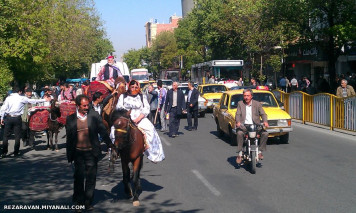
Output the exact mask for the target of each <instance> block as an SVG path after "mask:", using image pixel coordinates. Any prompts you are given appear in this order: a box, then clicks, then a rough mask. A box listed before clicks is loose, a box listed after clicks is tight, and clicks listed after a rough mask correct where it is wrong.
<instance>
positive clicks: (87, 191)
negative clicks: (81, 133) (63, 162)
mask: <svg viewBox="0 0 356 213" xmlns="http://www.w3.org/2000/svg"><path fill="white" fill-rule="evenodd" d="M97 167H98V159H97V158H96V157H95V156H94V155H93V154H92V152H91V151H78V150H76V152H75V156H74V168H75V170H74V194H73V202H74V203H76V204H77V205H86V206H90V205H92V203H93V198H94V190H95V184H96V173H97ZM84 179H85V185H84Z"/></svg>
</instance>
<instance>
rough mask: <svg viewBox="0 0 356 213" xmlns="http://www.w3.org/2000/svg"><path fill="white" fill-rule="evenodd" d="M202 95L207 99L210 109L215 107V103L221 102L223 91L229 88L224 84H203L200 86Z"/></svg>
mask: <svg viewBox="0 0 356 213" xmlns="http://www.w3.org/2000/svg"><path fill="white" fill-rule="evenodd" d="M198 91H199V92H200V95H201V96H202V97H203V98H205V99H206V102H207V104H206V106H207V108H208V109H213V107H214V105H215V104H217V103H219V101H220V98H221V95H222V94H223V92H225V91H228V88H227V87H226V86H225V85H223V84H203V85H199V86H198Z"/></svg>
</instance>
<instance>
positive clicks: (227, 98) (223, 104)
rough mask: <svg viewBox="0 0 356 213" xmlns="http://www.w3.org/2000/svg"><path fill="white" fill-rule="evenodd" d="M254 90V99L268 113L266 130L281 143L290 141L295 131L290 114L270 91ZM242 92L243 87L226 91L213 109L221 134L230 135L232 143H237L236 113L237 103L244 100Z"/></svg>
mask: <svg viewBox="0 0 356 213" xmlns="http://www.w3.org/2000/svg"><path fill="white" fill-rule="evenodd" d="M252 92H253V99H254V100H257V101H259V102H260V103H261V104H262V107H263V109H264V111H265V112H266V114H267V120H268V125H269V127H268V128H267V129H266V131H267V132H268V133H269V135H268V137H279V138H280V142H281V143H288V140H289V132H291V131H293V128H292V127H291V117H290V115H289V114H288V113H287V112H285V111H284V110H282V109H281V108H280V105H279V104H278V102H277V100H276V98H275V97H274V95H273V93H271V92H270V91H266V90H256V89H253V90H252ZM242 93H243V90H242V89H240V90H231V91H227V92H225V93H224V94H223V95H222V96H221V98H220V101H219V103H218V104H216V105H215V107H214V110H213V117H214V120H215V122H216V129H217V131H218V134H219V136H222V135H223V134H224V133H225V134H227V135H229V136H230V140H231V143H232V144H236V129H235V128H236V127H235V125H236V122H235V114H236V109H237V103H238V102H239V101H242V100H243V94H242Z"/></svg>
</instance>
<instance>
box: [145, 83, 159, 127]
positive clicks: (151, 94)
mask: <svg viewBox="0 0 356 213" xmlns="http://www.w3.org/2000/svg"><path fill="white" fill-rule="evenodd" d="M147 101H148V103H149V104H150V114H148V120H150V121H151V123H152V124H153V125H154V126H156V125H155V124H156V121H155V118H156V111H157V105H158V92H157V91H155V90H154V88H153V86H152V84H150V85H149V86H148V94H147Z"/></svg>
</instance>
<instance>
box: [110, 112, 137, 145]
mask: <svg viewBox="0 0 356 213" xmlns="http://www.w3.org/2000/svg"><path fill="white" fill-rule="evenodd" d="M130 113H131V110H130V111H127V110H125V109H122V110H115V111H114V112H113V113H112V116H111V121H112V123H113V126H114V128H115V142H114V145H115V147H117V148H118V149H122V148H123V147H125V146H126V145H127V144H128V143H129V139H130V138H129V137H130V128H131V126H132V121H131V118H130Z"/></svg>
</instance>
